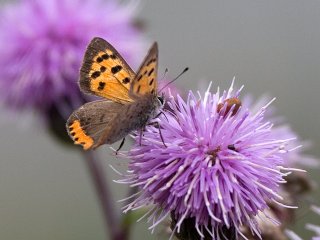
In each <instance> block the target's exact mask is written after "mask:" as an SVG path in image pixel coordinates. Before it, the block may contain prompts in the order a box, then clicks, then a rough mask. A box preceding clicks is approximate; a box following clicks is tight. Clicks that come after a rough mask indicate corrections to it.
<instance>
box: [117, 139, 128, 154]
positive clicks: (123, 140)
mask: <svg viewBox="0 0 320 240" xmlns="http://www.w3.org/2000/svg"><path fill="white" fill-rule="evenodd" d="M125 140H126V138H123V139H122V141H121V143H120V146H119V147H118V149H117V150H116V155H118V152H119V151H120V149H121V148H122V147H123V144H124V142H125Z"/></svg>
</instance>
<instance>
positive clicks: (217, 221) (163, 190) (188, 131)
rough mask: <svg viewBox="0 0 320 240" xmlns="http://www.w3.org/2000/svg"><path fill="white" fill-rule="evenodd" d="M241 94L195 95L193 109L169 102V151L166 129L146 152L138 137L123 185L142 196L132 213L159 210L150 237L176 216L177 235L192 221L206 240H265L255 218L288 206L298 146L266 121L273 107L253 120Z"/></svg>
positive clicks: (152, 137)
mask: <svg viewBox="0 0 320 240" xmlns="http://www.w3.org/2000/svg"><path fill="white" fill-rule="evenodd" d="M240 91H241V89H240V90H238V91H237V92H233V89H232V86H231V87H230V89H229V90H228V91H227V92H223V94H222V96H220V94H219V91H218V92H217V93H216V94H212V93H210V92H209V91H207V92H206V93H205V95H204V97H202V96H201V95H200V94H199V96H198V97H196V96H195V95H194V94H193V93H192V92H191V91H190V93H189V95H188V99H187V101H184V100H183V99H182V98H181V97H180V96H178V97H177V98H176V99H177V100H176V101H175V100H173V97H171V98H170V100H169V103H168V104H169V106H170V108H171V109H172V110H171V111H167V112H166V113H165V116H164V115H161V116H160V117H159V119H158V121H159V123H160V125H161V134H162V136H163V139H164V142H165V145H166V147H165V146H164V143H163V142H162V140H161V138H160V134H159V129H158V128H156V127H154V126H147V128H146V131H145V132H144V136H143V137H142V144H141V146H140V144H139V141H140V137H139V136H135V139H136V144H135V146H134V147H133V148H132V149H131V150H130V151H129V152H128V153H127V154H126V156H127V157H128V158H129V159H131V160H130V164H129V170H128V175H127V176H126V178H125V179H124V180H122V181H120V182H122V183H127V184H130V185H131V186H138V187H139V188H140V192H139V193H138V194H137V196H135V197H136V199H135V200H134V201H133V202H132V203H131V204H129V205H128V206H127V208H126V211H128V210H134V209H138V208H141V207H143V206H148V205H152V204H153V208H152V209H151V210H150V212H149V213H148V215H150V216H149V221H153V224H152V226H151V227H150V229H153V228H154V227H155V226H156V225H157V224H158V223H159V222H161V221H162V220H163V219H165V217H167V216H168V215H170V214H171V215H172V218H173V219H174V221H175V222H176V224H175V227H174V231H173V232H178V233H179V232H180V231H181V225H182V224H183V223H184V221H185V220H187V219H193V220H194V224H195V226H194V227H195V229H196V231H197V233H198V235H199V236H200V237H201V238H204V237H205V236H206V239H207V236H208V235H209V236H210V239H220V236H219V234H218V233H219V232H220V230H221V229H222V228H223V229H226V228H227V229H231V230H232V229H235V231H236V234H237V235H242V233H241V226H246V227H248V228H249V229H250V231H252V232H253V233H254V234H255V235H257V236H259V237H260V231H259V227H258V223H257V221H256V219H255V216H257V215H258V213H261V212H262V213H263V212H264V210H265V209H268V202H274V203H276V204H278V201H279V200H280V201H281V200H282V199H283V198H282V196H281V195H280V190H281V189H280V184H281V183H284V182H285V181H284V176H286V175H287V174H288V173H287V172H286V169H285V168H284V167H283V165H284V158H283V155H285V154H287V152H288V151H286V150H285V146H286V144H287V143H288V142H289V141H290V140H291V139H286V138H282V137H279V136H278V137H277V138H275V137H274V134H273V130H272V123H271V122H268V121H266V120H265V119H264V117H265V114H266V109H267V106H268V105H269V104H270V103H271V102H272V101H271V102H269V103H268V104H265V106H264V107H262V108H260V110H259V111H258V112H257V113H255V114H252V113H251V112H250V110H249V109H247V108H243V107H241V102H240V101H239V94H240ZM230 100H231V101H230ZM230 103H232V104H230ZM138 135H139V134H138ZM279 204H280V203H279ZM280 205H281V204H280ZM263 214H266V215H267V213H266V212H264V213H263ZM266 218H268V219H270V220H271V221H273V219H272V217H269V216H268V215H267V216H266ZM242 236H243V235H242ZM243 237H244V238H245V236H243ZM221 238H223V237H221Z"/></svg>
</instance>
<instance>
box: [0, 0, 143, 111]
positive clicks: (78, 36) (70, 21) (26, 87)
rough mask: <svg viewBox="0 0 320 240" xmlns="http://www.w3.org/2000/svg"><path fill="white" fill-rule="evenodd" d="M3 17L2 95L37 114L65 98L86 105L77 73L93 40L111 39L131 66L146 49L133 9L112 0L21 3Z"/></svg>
mask: <svg viewBox="0 0 320 240" xmlns="http://www.w3.org/2000/svg"><path fill="white" fill-rule="evenodd" d="M0 15H1V21H0V52H1V56H0V71H1V79H0V93H1V97H2V100H3V102H5V103H6V105H7V106H8V105H10V106H14V107H18V108H26V107H31V108H35V109H37V110H38V109H46V108H47V107H49V106H50V105H52V104H53V103H56V102H57V101H59V100H61V99H62V101H65V99H66V98H67V99H68V100H72V101H74V102H75V103H77V101H78V102H82V99H81V97H80V92H79V87H78V84H77V80H78V76H79V69H80V64H81V61H82V57H83V53H84V50H85V47H86V45H87V43H88V42H89V41H90V39H91V38H93V37H95V36H101V37H103V38H106V39H108V41H110V42H111V43H113V44H114V45H115V46H116V47H117V49H118V50H119V52H120V53H122V54H123V55H124V57H125V59H127V60H128V61H129V63H130V62H131V63H132V61H134V60H136V56H137V54H136V53H137V52H138V51H139V49H140V48H141V47H143V41H141V36H140V35H139V31H138V30H137V29H136V28H135V27H134V24H133V17H134V16H135V11H134V9H133V5H128V6H123V5H120V4H119V3H117V1H114V0H109V1H103V0H68V1H65V0H46V1H43V0H20V1H16V2H14V3H8V4H7V5H5V6H3V7H2V9H1V10H0ZM128 39H130V41H129V40H128ZM137 57H139V56H137ZM75 105H79V103H78V104H75Z"/></svg>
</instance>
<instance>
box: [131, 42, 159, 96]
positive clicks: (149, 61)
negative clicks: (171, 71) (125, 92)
mask: <svg viewBox="0 0 320 240" xmlns="http://www.w3.org/2000/svg"><path fill="white" fill-rule="evenodd" d="M157 73H158V44H157V43H156V42H155V43H154V44H153V45H152V47H151V48H150V50H149V52H148V54H147V56H146V57H145V59H144V61H143V63H142V64H141V66H140V68H139V71H138V72H137V75H136V77H135V78H134V80H133V82H132V85H131V89H130V94H133V95H135V96H144V95H146V94H152V95H156V94H157Z"/></svg>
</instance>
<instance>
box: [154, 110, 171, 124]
mask: <svg viewBox="0 0 320 240" xmlns="http://www.w3.org/2000/svg"><path fill="white" fill-rule="evenodd" d="M161 114H163V115H164V117H165V118H166V119H167V121H169V119H168V118H167V116H166V114H165V113H164V111H161V110H160V112H159V113H158V114H157V115H156V116H155V117H154V118H158V117H159V116H160V115H161Z"/></svg>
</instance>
